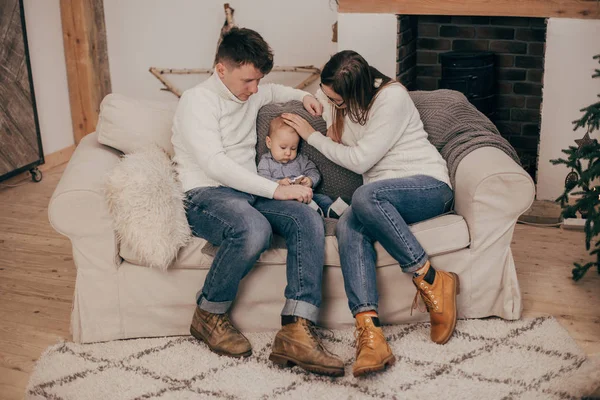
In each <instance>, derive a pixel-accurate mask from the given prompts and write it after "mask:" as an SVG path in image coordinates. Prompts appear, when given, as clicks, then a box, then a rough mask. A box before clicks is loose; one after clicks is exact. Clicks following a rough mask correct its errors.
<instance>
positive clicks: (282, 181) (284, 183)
mask: <svg viewBox="0 0 600 400" xmlns="http://www.w3.org/2000/svg"><path fill="white" fill-rule="evenodd" d="M277 183H279V184H280V185H281V186H290V185H291V184H292V181H291V180H290V178H283V179H280V180H278V181H277Z"/></svg>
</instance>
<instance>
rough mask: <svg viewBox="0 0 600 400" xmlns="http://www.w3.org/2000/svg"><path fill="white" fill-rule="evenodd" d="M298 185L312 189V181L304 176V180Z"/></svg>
mask: <svg viewBox="0 0 600 400" xmlns="http://www.w3.org/2000/svg"><path fill="white" fill-rule="evenodd" d="M297 183H299V184H300V185H302V186H306V187H310V188H311V187H312V184H313V181H312V179H310V178H309V177H308V176H305V177H304V178H302V179H301V180H300V181H299V182H297Z"/></svg>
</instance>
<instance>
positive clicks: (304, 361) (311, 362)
mask: <svg viewBox="0 0 600 400" xmlns="http://www.w3.org/2000/svg"><path fill="white" fill-rule="evenodd" d="M293 320H294V322H291V323H287V324H285V325H283V326H282V328H281V329H280V330H279V332H277V335H276V336H275V341H274V342H273V350H272V351H271V355H270V356H269V360H271V361H273V362H274V363H275V364H279V365H281V366H284V367H288V366H289V367H291V366H294V365H297V366H299V367H300V368H304V369H305V370H307V371H310V372H314V373H316V374H322V375H329V376H343V375H344V363H343V361H342V360H341V359H340V358H339V357H338V356H336V355H335V354H333V353H331V352H329V351H328V350H327V349H325V347H323V343H321V339H320V338H319V337H318V336H317V333H316V332H315V330H314V329H315V327H314V325H313V323H312V322H310V321H309V320H306V319H304V318H300V317H293Z"/></svg>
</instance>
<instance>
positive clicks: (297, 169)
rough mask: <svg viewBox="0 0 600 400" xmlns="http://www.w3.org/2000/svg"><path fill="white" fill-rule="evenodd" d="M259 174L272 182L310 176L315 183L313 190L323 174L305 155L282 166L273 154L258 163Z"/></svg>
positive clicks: (265, 155) (300, 155) (264, 156)
mask: <svg viewBox="0 0 600 400" xmlns="http://www.w3.org/2000/svg"><path fill="white" fill-rule="evenodd" d="M258 174H259V175H260V176H264V177H265V178H267V179H270V180H272V181H278V180H280V179H283V178H295V177H297V176H298V175H304V176H308V177H309V178H310V179H311V180H312V182H313V188H315V187H317V185H318V184H319V182H320V181H321V174H320V173H319V170H318V169H317V166H316V165H315V163H314V162H312V161H310V160H309V159H308V157H306V156H305V155H304V154H298V155H297V156H296V158H295V159H293V160H292V161H290V162H288V163H287V164H282V163H280V162H278V161H275V160H274V159H273V156H272V155H271V153H270V152H269V153H265V154H263V156H262V157H261V158H260V162H259V163H258Z"/></svg>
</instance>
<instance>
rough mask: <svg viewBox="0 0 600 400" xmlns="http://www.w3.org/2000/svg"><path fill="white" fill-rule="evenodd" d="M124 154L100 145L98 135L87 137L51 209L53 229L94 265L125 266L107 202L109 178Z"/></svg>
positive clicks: (51, 200) (50, 216) (81, 144)
mask: <svg viewBox="0 0 600 400" xmlns="http://www.w3.org/2000/svg"><path fill="white" fill-rule="evenodd" d="M120 154H121V153H119V152H118V151H116V150H114V149H112V148H110V147H107V146H104V145H101V144H100V143H98V135H97V134H96V133H92V134H89V135H87V136H86V137H84V138H83V139H82V140H81V142H80V143H79V145H78V146H77V148H76V149H75V152H74V153H73V156H72V157H71V160H70V161H69V164H68V165H67V168H66V169H65V172H64V173H63V175H62V177H61V179H60V182H59V183H58V185H57V187H56V189H55V190H54V194H53V195H52V198H51V199H50V204H49V206H48V218H49V220H50V224H51V225H52V227H53V228H54V229H55V230H56V231H57V232H59V233H60V234H62V235H65V236H67V237H68V238H69V239H70V240H71V243H72V244H73V253H74V255H75V253H78V254H84V255H85V257H86V258H87V259H88V260H89V261H90V263H92V264H94V265H104V266H107V265H112V266H113V267H116V266H118V265H119V264H120V262H121V258H120V257H119V249H118V241H117V238H116V236H115V232H114V229H113V223H112V218H111V216H110V214H109V212H108V207H107V204H106V201H105V198H104V179H105V176H106V174H107V173H108V172H109V171H110V170H111V169H112V168H113V167H114V166H115V165H117V163H118V162H119V160H120ZM76 264H78V263H77V260H76ZM78 266H79V265H78Z"/></svg>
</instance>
